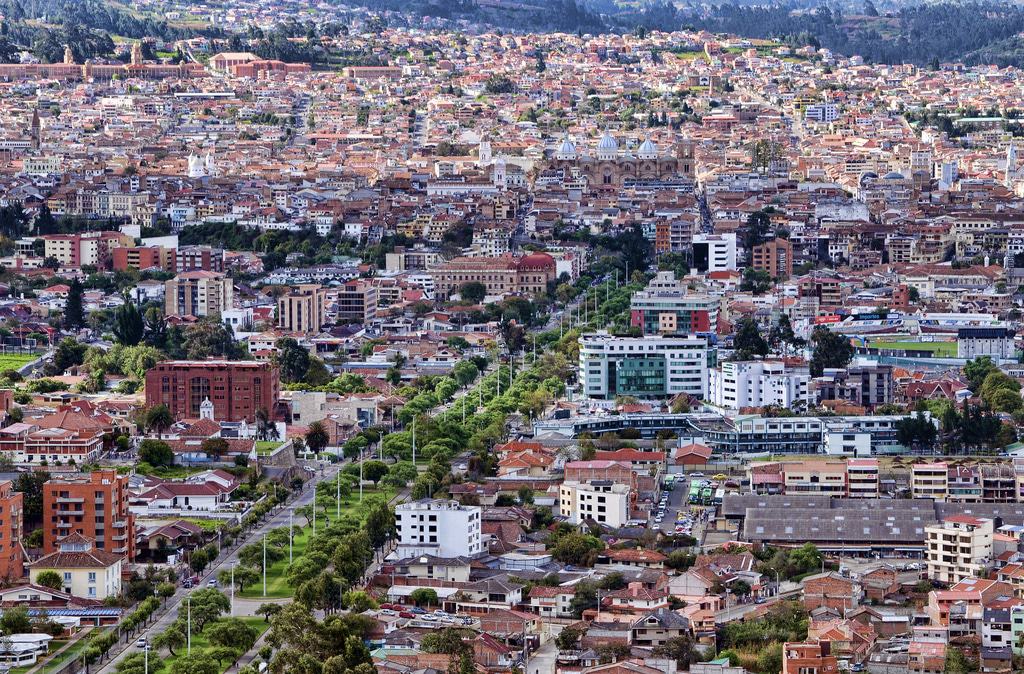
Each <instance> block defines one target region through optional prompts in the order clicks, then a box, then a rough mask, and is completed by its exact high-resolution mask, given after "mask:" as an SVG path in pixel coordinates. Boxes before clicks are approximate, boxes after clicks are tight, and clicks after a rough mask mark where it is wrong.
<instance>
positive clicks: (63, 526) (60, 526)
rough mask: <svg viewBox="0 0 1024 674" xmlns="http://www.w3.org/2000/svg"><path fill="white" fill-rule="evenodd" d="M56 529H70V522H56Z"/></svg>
mask: <svg viewBox="0 0 1024 674" xmlns="http://www.w3.org/2000/svg"><path fill="white" fill-rule="evenodd" d="M57 528H58V529H70V528H71V522H57Z"/></svg>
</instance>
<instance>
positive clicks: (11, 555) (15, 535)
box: [0, 480, 25, 582]
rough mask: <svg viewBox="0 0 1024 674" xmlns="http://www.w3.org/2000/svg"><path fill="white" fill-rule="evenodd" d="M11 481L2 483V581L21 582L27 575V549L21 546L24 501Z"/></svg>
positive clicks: (0, 522) (0, 543)
mask: <svg viewBox="0 0 1024 674" xmlns="http://www.w3.org/2000/svg"><path fill="white" fill-rule="evenodd" d="M23 498H24V494H22V493H21V492H20V491H14V490H13V488H12V484H11V481H10V480H4V481H3V482H0V579H3V580H4V581H8V582H10V581H13V580H19V579H20V578H21V577H22V576H23V575H24V574H25V549H24V548H23V547H22V545H21V526H22V512H23V510H22V500H23Z"/></svg>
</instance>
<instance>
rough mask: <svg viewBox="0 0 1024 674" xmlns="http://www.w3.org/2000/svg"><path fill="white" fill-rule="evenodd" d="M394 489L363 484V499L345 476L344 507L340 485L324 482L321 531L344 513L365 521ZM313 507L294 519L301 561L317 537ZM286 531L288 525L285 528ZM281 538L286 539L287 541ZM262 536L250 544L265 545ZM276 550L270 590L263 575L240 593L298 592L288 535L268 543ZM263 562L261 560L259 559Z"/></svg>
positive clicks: (295, 551)
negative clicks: (290, 569) (290, 574)
mask: <svg viewBox="0 0 1024 674" xmlns="http://www.w3.org/2000/svg"><path fill="white" fill-rule="evenodd" d="M395 493H396V492H395V490H394V488H387V487H381V488H374V487H370V486H364V487H363V498H362V501H360V498H359V489H358V487H354V488H353V487H351V486H350V485H349V484H348V483H347V482H346V481H345V480H344V479H342V496H341V501H340V507H339V502H338V499H337V498H336V496H337V488H336V484H335V482H334V481H333V480H331V481H324V482H321V483H320V485H319V487H318V489H317V499H316V502H317V512H316V526H317V532H322V531H323V530H324V528H325V527H327V526H330V524H331V523H333V522H335V521H337V519H338V516H339V514H340V516H341V519H343V520H344V519H350V520H355V521H356V522H359V523H360V524H362V523H364V522H365V521H366V519H367V517H368V515H369V512H370V508H371V506H372V505H374V504H376V503H380V502H382V501H383V502H385V503H386V502H387V501H388V500H390V499H391V498H392V497H394V495H395ZM311 517H312V510H311V509H310V508H309V506H305V507H303V508H298V509H296V511H295V514H294V516H293V518H292V521H293V527H294V528H293V532H292V539H291V555H290V557H291V560H292V561H297V560H299V559H301V558H302V556H303V554H304V553H305V550H306V546H307V544H308V543H309V541H310V539H311V538H312V537H313V525H312V519H311ZM281 529H283V530H284V531H285V532H287V530H288V525H287V524H286V525H285V526H283V527H281ZM279 541H282V542H283V544H282V543H281V542H279ZM262 543H263V541H262V539H260V540H255V541H253V542H252V543H250V545H255V546H258V547H262ZM270 548H273V549H274V550H273V551H271V552H270V553H269V556H270V557H271V559H268V564H267V591H266V594H264V593H263V578H262V576H260V577H259V578H258V579H257V580H256V582H254V583H252V584H251V585H247V586H246V587H245V588H244V589H243V590H242V591H241V592H240V593H239V596H241V597H244V598H247V599H263V598H267V599H286V598H289V597H292V596H293V595H294V594H295V587H293V586H292V585H289V583H288V567H289V564H290V562H289V543H288V538H287V536H286V535H281V536H280V538H279V539H278V540H275V541H274V542H273V543H269V542H268V549H270ZM257 561H261V560H257Z"/></svg>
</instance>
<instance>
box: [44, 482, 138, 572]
mask: <svg viewBox="0 0 1024 674" xmlns="http://www.w3.org/2000/svg"><path fill="white" fill-rule="evenodd" d="M71 534H79V535H81V536H84V537H86V538H88V539H90V540H92V541H93V542H94V545H95V547H96V549H97V550H103V551H106V552H111V553H114V554H117V555H121V556H123V557H124V558H125V559H127V560H128V561H129V562H131V561H132V560H134V559H135V515H133V514H131V513H130V512H129V511H128V476H127V475H118V474H117V471H115V470H95V471H93V472H92V473H91V474H89V475H80V476H74V477H59V478H53V479H51V480H49V481H47V482H46V484H45V485H43V552H44V553H45V554H49V553H51V552H55V551H56V550H57V549H58V548H59V541H60V540H61V539H62V538H64V537H65V536H69V535H71Z"/></svg>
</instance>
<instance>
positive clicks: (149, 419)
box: [143, 404, 174, 435]
mask: <svg viewBox="0 0 1024 674" xmlns="http://www.w3.org/2000/svg"><path fill="white" fill-rule="evenodd" d="M143 425H145V427H146V429H147V430H149V431H156V433H157V434H158V435H159V434H161V433H163V432H164V431H166V430H167V429H168V428H170V427H171V426H173V425H174V415H172V414H171V410H169V409H168V408H167V405H164V404H160V405H153V406H152V407H150V408H149V409H147V410H146V413H145V415H144V418H143Z"/></svg>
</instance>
